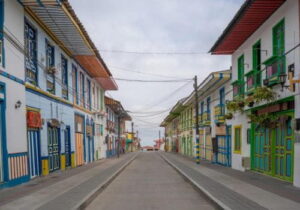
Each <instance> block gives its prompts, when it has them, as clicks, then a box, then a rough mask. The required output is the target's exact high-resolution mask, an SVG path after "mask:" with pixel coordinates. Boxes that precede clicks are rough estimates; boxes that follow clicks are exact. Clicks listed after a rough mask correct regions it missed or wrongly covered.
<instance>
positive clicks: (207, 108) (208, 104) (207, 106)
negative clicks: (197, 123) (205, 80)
mask: <svg viewBox="0 0 300 210" xmlns="http://www.w3.org/2000/svg"><path fill="white" fill-rule="evenodd" d="M206 110H207V113H210V97H208V98H207V99H206Z"/></svg>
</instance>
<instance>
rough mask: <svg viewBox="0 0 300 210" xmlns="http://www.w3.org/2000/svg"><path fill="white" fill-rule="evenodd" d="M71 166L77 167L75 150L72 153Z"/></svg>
mask: <svg viewBox="0 0 300 210" xmlns="http://www.w3.org/2000/svg"><path fill="white" fill-rule="evenodd" d="M71 166H72V168H75V167H76V162H75V152H73V153H72V154H71Z"/></svg>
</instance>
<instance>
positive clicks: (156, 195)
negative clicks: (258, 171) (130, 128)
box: [87, 152, 214, 210]
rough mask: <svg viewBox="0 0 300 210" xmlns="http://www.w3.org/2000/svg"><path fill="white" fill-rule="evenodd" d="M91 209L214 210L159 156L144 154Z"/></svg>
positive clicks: (107, 189) (97, 199) (139, 156)
mask: <svg viewBox="0 0 300 210" xmlns="http://www.w3.org/2000/svg"><path fill="white" fill-rule="evenodd" d="M87 209H91V210H92V209H107V210H114V209H124V210H135V209H136V210H139V209H164V210H166V209H172V210H173V209H174V210H175V209H190V210H192V209H214V206H213V205H212V204H211V203H210V202H209V201H207V199H206V198H204V197H203V196H202V195H201V194H200V193H199V192H197V191H196V190H194V188H193V187H191V185H190V184H189V183H187V182H186V181H185V180H184V179H183V178H182V177H181V176H180V175H179V174H178V173H177V172H176V171H175V170H174V169H173V168H172V167H171V166H169V165H168V164H167V163H166V162H165V161H164V160H163V159H162V158H161V156H160V155H159V153H158V152H142V153H140V154H139V155H138V157H137V158H136V159H135V160H134V161H133V162H132V163H131V164H130V165H129V166H128V167H127V168H126V169H125V170H124V171H123V172H122V173H121V174H120V175H119V176H118V177H117V178H116V179H115V180H114V181H113V182H112V183H111V184H110V185H109V186H108V187H107V188H106V189H105V190H104V191H103V192H102V193H101V194H100V195H99V196H98V197H97V198H96V199H95V200H94V201H93V202H92V203H91V204H90V205H89V206H88V207H87Z"/></svg>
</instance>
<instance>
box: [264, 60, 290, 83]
mask: <svg viewBox="0 0 300 210" xmlns="http://www.w3.org/2000/svg"><path fill="white" fill-rule="evenodd" d="M264 64H265V65H266V79H265V80H264V85H266V86H273V85H276V84H279V74H281V73H284V72H285V56H272V57H271V58H269V59H268V60H266V61H265V62H264Z"/></svg>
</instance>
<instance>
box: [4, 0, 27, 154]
mask: <svg viewBox="0 0 300 210" xmlns="http://www.w3.org/2000/svg"><path fill="white" fill-rule="evenodd" d="M4 11H5V12H4V31H5V33H7V34H10V35H13V36H14V39H15V41H17V42H19V43H20V44H21V45H24V22H23V21H24V12H23V7H22V6H21V5H20V4H19V3H18V2H17V1H11V0H5V2H4ZM4 48H5V69H4V71H6V72H8V73H9V74H11V75H13V76H16V77H17V78H19V79H22V80H23V79H24V55H23V54H22V52H20V51H18V50H17V49H16V48H15V47H14V46H13V45H12V44H11V43H10V42H8V40H7V37H4ZM1 70H2V67H1ZM0 81H1V82H4V83H5V84H6V134H7V139H6V141H7V149H8V153H18V152H26V151H27V140H26V114H25V104H26V101H25V87H24V85H21V84H19V83H17V82H14V81H12V80H10V79H7V78H5V77H3V76H0ZM16 93H17V94H16ZM17 101H21V103H22V105H21V107H20V108H19V109H15V104H16V102H17Z"/></svg>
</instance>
